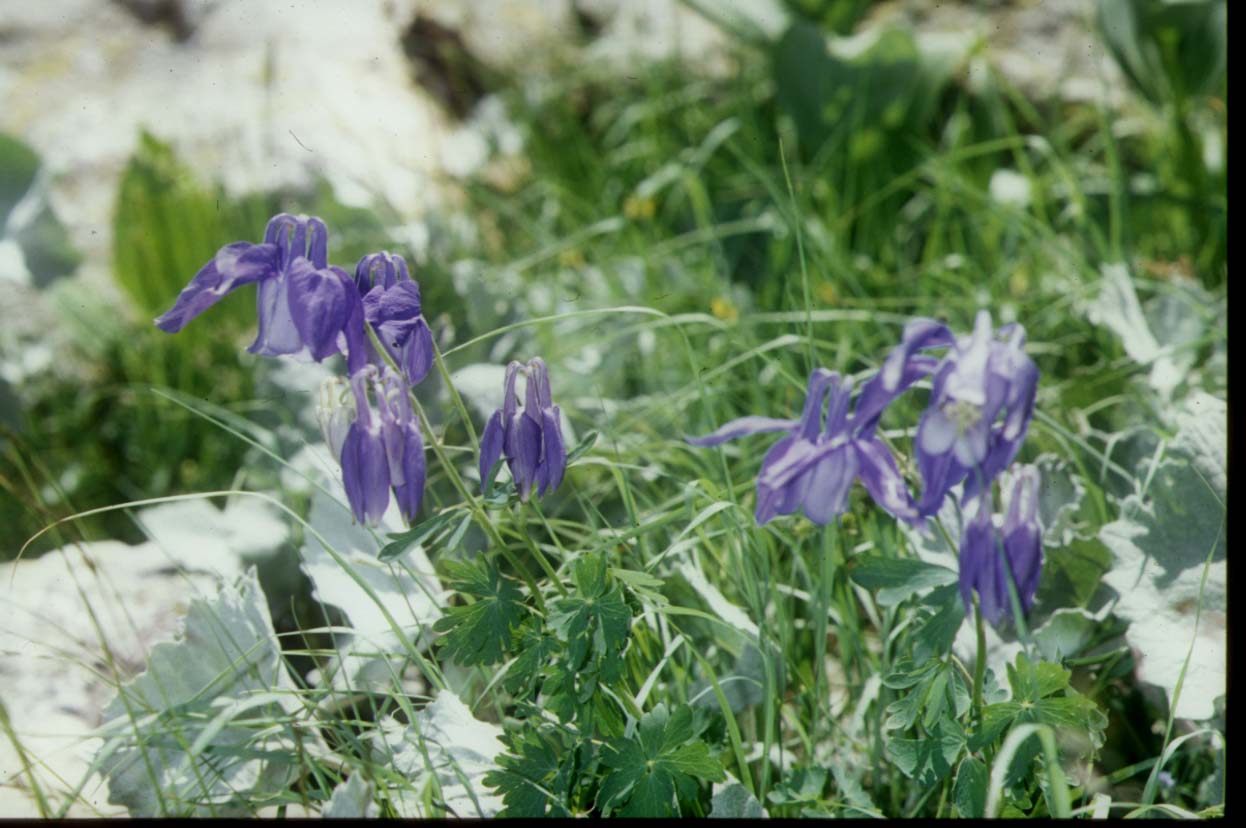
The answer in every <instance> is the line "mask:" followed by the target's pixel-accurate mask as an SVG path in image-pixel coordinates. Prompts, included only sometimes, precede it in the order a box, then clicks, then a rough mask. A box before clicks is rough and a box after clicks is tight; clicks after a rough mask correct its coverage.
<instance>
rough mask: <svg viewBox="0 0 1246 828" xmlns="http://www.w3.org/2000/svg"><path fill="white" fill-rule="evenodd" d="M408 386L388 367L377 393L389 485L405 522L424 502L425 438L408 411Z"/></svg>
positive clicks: (409, 410) (417, 422)
mask: <svg viewBox="0 0 1246 828" xmlns="http://www.w3.org/2000/svg"><path fill="white" fill-rule="evenodd" d="M408 388H409V386H408V385H407V383H406V382H405V381H404V380H403V379H402V377H400V376H398V375H397V374H395V373H394V371H393V370H392V369H390V368H386V369H385V374H384V376H383V377H382V381H381V385H380V386H379V387H378V389H377V391H378V394H377V403H378V405H379V407H380V410H381V434H382V436H383V437H384V440H385V455H386V457H387V459H388V460H389V482H390V485H391V486H392V487H393V489H394V498H395V499H396V500H397V501H398V510H399V511H400V512H402V516H403V517H404V518H406V520H407V522H408V523H410V522H411V521H413V520H415V516H416V514H418V513H419V511H420V503H421V502H422V501H423V500H424V476H425V465H424V438H423V437H421V436H420V424H419V420H417V419H416V416H415V413H414V412H413V411H412V410H411V397H410V396H409V395H408V393H407V391H408Z"/></svg>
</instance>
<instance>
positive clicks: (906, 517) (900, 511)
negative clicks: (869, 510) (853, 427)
mask: <svg viewBox="0 0 1246 828" xmlns="http://www.w3.org/2000/svg"><path fill="white" fill-rule="evenodd" d="M853 446H854V447H855V448H856V453H857V459H858V460H859V461H860V471H859V474H860V476H861V483H862V484H863V485H864V486H865V490H866V491H868V492H869V493H870V497H872V498H874V502H875V503H877V504H878V505H879V506H882V507H883V508H884V509H886V510H887V511H888V512H890V513H891V514H892V515H893V516H895V517H896V518H899V519H900V520H903V521H905V522H907V523H910V524H912V525H914V526H917V525H920V524H921V523H922V517H921V514H920V513H919V512H918V510H917V505H916V504H915V503H913V496H912V494H910V492H909V487H908V485H907V484H906V483H905V482H904V478H903V477H902V476H901V475H900V469H899V468H898V467H897V466H896V460H895V458H894V457H892V455H891V452H890V451H888V450H887V447H886V446H885V445H883V442H882V441H881V440H879V439H878V438H877V437H875V438H872V439H869V440H856V441H854V442H853Z"/></svg>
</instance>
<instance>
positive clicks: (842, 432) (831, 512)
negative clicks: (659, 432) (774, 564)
mask: <svg viewBox="0 0 1246 828" xmlns="http://www.w3.org/2000/svg"><path fill="white" fill-rule="evenodd" d="M902 379H903V378H900V379H898V380H897V381H896V382H895V383H894V385H893V387H892V388H890V389H888V388H886V387H884V385H883V384H882V381H881V379H880V378H878V377H876V378H875V379H874V380H871V381H870V382H868V383H866V385H865V386H864V387H863V388H862V390H861V394H860V395H859V396H858V398H857V404H856V410H855V412H854V413H853V414H852V415H849V413H848V409H849V402H850V398H851V395H852V380H851V378H843V379H841V378H840V376H839V374H837V373H835V372H833V371H827V370H825V369H823V368H819V369H818V370H816V371H814V372H813V374H811V375H810V377H809V386H808V391H807V393H806V396H805V406H804V411H803V412H802V414H801V417H800V419H799V420H776V419H772V418H769V417H743V418H741V419H738V420H733V421H732V422H730V423H727V424H726V425H724V426H722V427H721V428H719V429H718V430H717V431H715V432H714V433H712V434H709V435H706V436H705V437H699V438H688V442H689V443H691V444H692V445H694V446H700V447H707V446H716V445H718V444H720V443H723V442H725V441H727V440H731V439H734V438H736V437H744V436H747V435H750V434H761V433H764V432H772V431H786V432H787V436H785V437H783V438H782V439H780V440H779V441H778V442H777V443H775V444H774V445H773V446H772V447H771V448H770V451H768V452H767V453H766V457H765V459H764V460H762V464H761V471H760V473H759V474H758V476H757V508H756V515H755V517H756V519H757V522H758V523H759V524H764V523H766V522H768V521H769V520H771V519H772V518H773V517H774V516H775V515H783V514H790V513H792V512H796V511H799V510H802V509H803V511H804V513H805V516H806V517H808V518H809V519H810V520H812V521H813V522H814V523H819V524H826V523H830V522H831V521H832V520H833V519H834V518H835V517H837V516H838V515H840V514H841V513H842V512H843V511H844V509H845V508H846V507H847V502H848V491H849V489H851V487H852V483H853V481H854V480H856V479H857V478H858V477H860V479H861V482H862V484H864V486H865V488H866V491H868V492H869V493H870V496H871V497H873V498H874V500H875V501H876V502H877V503H878V504H879V505H880V506H882V507H883V508H884V509H886V510H887V511H888V512H890V513H891V514H893V515H895V516H896V517H897V518H900V519H901V520H905V521H908V522H911V523H918V522H920V518H919V515H918V513H917V509H916V508H915V506H914V504H913V501H912V497H911V495H910V494H909V491H908V487H907V486H906V485H905V483H904V479H903V478H902V477H901V476H900V472H899V469H898V468H897V467H896V462H895V459H894V458H893V457H892V456H891V452H890V451H889V450H888V449H887V447H886V446H885V445H884V444H883V442H882V441H881V440H880V439H879V438H878V437H876V436H875V435H874V430H875V427H876V426H877V423H878V420H879V417H880V416H881V415H882V411H883V409H884V408H885V407H886V406H887V404H888V403H890V401H891V400H893V399H895V397H896V396H897V395H898V394H899V393H900V392H901V391H902V390H903V389H904V388H905V387H906V386H907V384H909V383H911V382H913V381H914V380H915V379H916V377H915V376H914V377H912V378H910V379H909V381H908V383H904V382H902V381H901V380H902Z"/></svg>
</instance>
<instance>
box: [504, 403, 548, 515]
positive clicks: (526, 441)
mask: <svg viewBox="0 0 1246 828" xmlns="http://www.w3.org/2000/svg"><path fill="white" fill-rule="evenodd" d="M505 448H506V457H507V460H508V461H509V465H510V470H511V477H513V478H515V486H516V487H517V488H518V489H519V499H520V500H524V501H526V500H527V499H528V495H529V493H530V492H531V491H532V487H533V486H534V485H535V484H536V482H537V477H536V475H537V465H538V464H539V463H540V462H541V427H540V426H538V425H537V424H536V422H534V421H533V419H532V418H531V417H528V416H525V415H524V412H522V411H518V412H516V413H515V415H514V416H513V417H511V421H510V425H509V427H508V428H507V429H506V446H505Z"/></svg>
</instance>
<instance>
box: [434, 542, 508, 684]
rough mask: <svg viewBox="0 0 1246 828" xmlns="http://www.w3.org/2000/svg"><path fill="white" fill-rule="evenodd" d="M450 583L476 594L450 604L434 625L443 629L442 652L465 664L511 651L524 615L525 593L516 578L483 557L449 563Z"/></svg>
mask: <svg viewBox="0 0 1246 828" xmlns="http://www.w3.org/2000/svg"><path fill="white" fill-rule="evenodd" d="M446 571H447V573H448V574H449V576H450V583H451V586H453V588H454V589H455V590H457V591H458V592H462V593H464V594H466V595H470V596H472V597H474V598H475V599H476V600H475V601H474V602H472V603H470V604H465V605H462V606H457V607H450V608H449V609H448V610H446V615H445V617H444V618H442V619H441V620H439V621H438V622H437V623H436V624H435V625H434V627H433V629H434V630H436V631H437V632H439V633H444V635H445V637H444V638H442V639H441V642H440V644H441V648H442V649H441V652H442V655H443V656H444V657H445V658H448V659H450V660H452V661H454V662H456V663H458V664H462V665H476V664H496V663H497V662H499V661H501V660H502V659H503V658H505V656H506V654H507V653H508V652H510V649H511V640H512V638H513V636H514V633H515V630H516V629H517V628H518V627H519V624H520V623H521V622H522V621H523V619H524V617H525V612H526V610H525V607H524V603H523V594H522V593H521V592H520V591H519V587H518V585H517V584H516V583H515V581H514V579H512V578H509V577H507V576H505V575H503V574H502V573H501V572H499V571H498V568H497V566H496V565H494V564H493V563H491V562H486V561H484V560H479V561H473V562H467V563H462V562H458V561H450V562H448V563H447V564H446Z"/></svg>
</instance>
